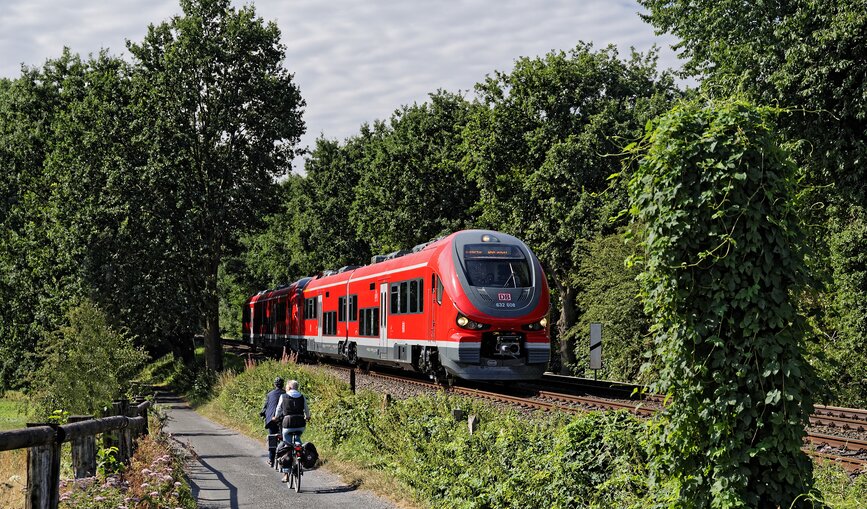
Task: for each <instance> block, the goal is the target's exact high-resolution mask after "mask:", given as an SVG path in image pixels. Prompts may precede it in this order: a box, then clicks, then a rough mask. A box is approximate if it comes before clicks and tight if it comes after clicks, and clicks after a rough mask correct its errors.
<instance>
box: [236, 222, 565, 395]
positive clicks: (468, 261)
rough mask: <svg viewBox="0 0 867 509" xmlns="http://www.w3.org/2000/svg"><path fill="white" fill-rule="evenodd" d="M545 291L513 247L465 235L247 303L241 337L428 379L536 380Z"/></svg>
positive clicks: (542, 364)
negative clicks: (414, 373) (419, 374)
mask: <svg viewBox="0 0 867 509" xmlns="http://www.w3.org/2000/svg"><path fill="white" fill-rule="evenodd" d="M549 307H550V296H549V292H548V282H547V280H546V278H545V273H544V272H543V271H542V267H541V266H540V264H539V260H538V259H537V258H536V256H535V255H534V254H533V253H532V251H530V249H529V248H527V246H526V245H525V244H524V243H523V242H521V241H520V240H518V239H517V238H515V237H513V236H511V235H507V234H504V233H499V232H495V231H487V230H465V231H460V232H457V233H453V234H451V235H449V236H448V237H444V238H442V239H438V240H436V241H433V242H429V243H426V244H420V245H418V246H416V247H414V248H413V249H412V251H398V252H395V253H391V254H389V255H383V256H375V257H373V260H372V263H371V264H370V265H364V266H361V267H343V268H342V269H340V270H339V271H336V272H333V271H328V272H326V273H324V274H322V275H319V276H316V277H312V278H303V279H301V280H299V281H296V282H294V283H292V284H291V285H288V286H285V287H281V288H277V289H275V290H265V291H262V292H259V293H258V294H256V295H254V296H252V297H250V298H249V299H247V301H246V302H245V303H244V308H243V337H244V340H245V341H246V342H249V343H251V344H256V345H261V346H276V347H282V346H284V345H285V346H288V347H289V348H290V349H291V350H293V351H297V352H299V353H301V354H305V355H306V354H314V355H321V356H328V357H336V358H343V359H346V360H349V361H350V362H353V363H354V362H358V361H366V362H371V363H377V364H387V365H392V366H400V367H403V368H405V369H411V370H415V371H419V372H423V373H427V374H429V375H431V376H432V377H435V378H442V377H444V376H446V375H450V376H455V377H459V378H464V379H474V380H515V379H532V378H538V377H540V376H541V374H542V373H543V372H544V371H545V368H546V366H547V364H548V360H549V357H550V349H551V345H550V337H549V334H548V327H547V314H548V310H549Z"/></svg>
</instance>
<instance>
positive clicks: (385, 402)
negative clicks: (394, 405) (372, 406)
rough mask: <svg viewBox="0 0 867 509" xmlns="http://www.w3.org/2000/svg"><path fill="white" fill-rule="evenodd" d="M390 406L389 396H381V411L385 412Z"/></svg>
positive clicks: (386, 394) (387, 394)
mask: <svg viewBox="0 0 867 509" xmlns="http://www.w3.org/2000/svg"><path fill="white" fill-rule="evenodd" d="M390 404H391V394H389V393H385V394H383V395H382V409H383V410H385V409H386V408H388V406H389V405H390Z"/></svg>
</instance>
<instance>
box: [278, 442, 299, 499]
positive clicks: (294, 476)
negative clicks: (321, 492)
mask: <svg viewBox="0 0 867 509" xmlns="http://www.w3.org/2000/svg"><path fill="white" fill-rule="evenodd" d="M289 436H290V440H291V443H292V446H291V447H292V450H291V451H290V452H289V458H290V459H291V464H290V466H289V469H288V470H289V472H284V473H288V474H289V489H290V490H291V489H294V490H295V493H301V476H302V475H304V465H303V464H302V462H301V458H302V456H303V455H304V448H303V447H302V446H301V434H300V433H290V434H289ZM281 441H282V440H281ZM279 463H280V462H279V461H275V462H274V465H275V467H276V468H277V469H280V470H281V471H282V470H283V469H282V468H281V466H280V464H279Z"/></svg>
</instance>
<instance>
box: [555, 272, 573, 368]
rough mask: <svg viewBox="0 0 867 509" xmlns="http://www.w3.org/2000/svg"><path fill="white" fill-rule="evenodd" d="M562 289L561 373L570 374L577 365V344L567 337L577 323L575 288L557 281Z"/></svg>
mask: <svg viewBox="0 0 867 509" xmlns="http://www.w3.org/2000/svg"><path fill="white" fill-rule="evenodd" d="M555 284H556V285H557V288H558V289H559V290H560V319H559V320H557V333H558V337H559V338H560V373H561V374H564V375H570V374H572V373H571V367H572V366H574V365H575V362H576V359H575V345H574V344H573V342H572V341H570V340H568V339H567V337H566V332H568V331H569V329H570V328H571V327H572V326H573V325H575V315H576V313H575V293H576V291H575V289H574V288H572V287H570V286H563V285H561V284H560V283H559V282H558V281H555Z"/></svg>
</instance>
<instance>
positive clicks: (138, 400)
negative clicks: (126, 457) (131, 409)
mask: <svg viewBox="0 0 867 509" xmlns="http://www.w3.org/2000/svg"><path fill="white" fill-rule="evenodd" d="M145 401H146V400H145V398H144V396H136V397H135V401H134V403H135V406H136V411H137V415H141V416H142V417H144V424H142V426H141V430H139V432H138V433H136V437H138V436H139V435H147V434H149V433H148V409H147V407H145V408H144V409H142V410H138V407H139V405H141V404H142V403H144V402H145Z"/></svg>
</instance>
